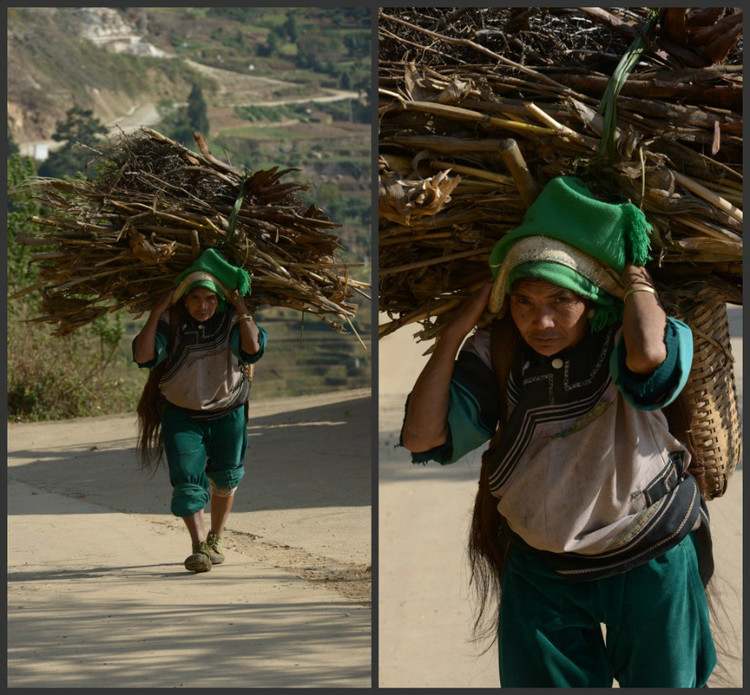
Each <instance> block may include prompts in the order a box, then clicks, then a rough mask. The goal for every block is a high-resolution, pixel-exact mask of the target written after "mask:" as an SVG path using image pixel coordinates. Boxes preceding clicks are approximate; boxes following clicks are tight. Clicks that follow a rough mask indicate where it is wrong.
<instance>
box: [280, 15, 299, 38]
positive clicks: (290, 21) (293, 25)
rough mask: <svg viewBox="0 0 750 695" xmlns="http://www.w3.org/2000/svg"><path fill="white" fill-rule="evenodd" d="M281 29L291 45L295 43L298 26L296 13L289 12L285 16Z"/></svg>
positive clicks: (297, 35)
mask: <svg viewBox="0 0 750 695" xmlns="http://www.w3.org/2000/svg"><path fill="white" fill-rule="evenodd" d="M282 29H283V31H284V34H286V36H287V38H288V39H289V41H290V42H291V43H297V40H298V39H299V24H298V22H297V13H296V12H295V11H294V10H290V11H289V13H288V14H287V17H286V21H285V22H284V24H283V25H282Z"/></svg>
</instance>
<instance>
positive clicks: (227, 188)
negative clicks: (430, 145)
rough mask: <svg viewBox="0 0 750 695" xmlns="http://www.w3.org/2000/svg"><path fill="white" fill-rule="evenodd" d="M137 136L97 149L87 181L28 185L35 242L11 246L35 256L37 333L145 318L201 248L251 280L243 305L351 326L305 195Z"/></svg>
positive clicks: (327, 243) (276, 178)
mask: <svg viewBox="0 0 750 695" xmlns="http://www.w3.org/2000/svg"><path fill="white" fill-rule="evenodd" d="M196 142H197V143H198V145H199V149H200V150H201V152H200V153H196V152H192V151H191V150H189V149H187V148H185V147H183V146H182V145H180V144H178V143H176V142H174V141H172V140H169V139H168V138H166V137H164V136H163V135H161V134H159V133H157V132H156V131H153V130H150V129H148V128H142V129H141V130H140V131H139V132H137V133H134V134H133V135H122V136H121V137H120V138H119V139H118V140H117V141H114V142H111V143H109V144H108V145H106V146H105V147H103V148H102V152H101V154H100V156H99V157H98V160H97V161H95V166H96V171H97V173H96V175H92V176H88V177H82V178H75V179H69V180H61V179H37V180H34V181H32V182H30V184H29V185H31V186H32V187H33V189H34V190H35V192H36V195H37V197H38V198H39V199H40V200H41V201H42V202H43V203H44V209H45V214H43V215H40V216H38V217H35V218H34V219H33V221H34V222H35V223H36V224H37V225H39V232H38V233H35V234H33V235H30V236H26V237H24V238H22V239H20V241H22V242H23V243H25V244H28V245H33V246H38V247H43V250H41V251H40V252H39V253H37V254H36V255H35V261H36V262H37V263H38V264H39V267H40V272H39V278H38V282H37V283H36V284H35V285H34V286H32V287H29V288H26V289H24V290H23V291H22V292H20V293H18V294H17V295H16V296H21V295H23V294H26V293H28V292H31V291H35V290H38V291H40V292H41V294H42V304H41V308H42V312H43V315H41V316H39V317H38V318H37V319H35V320H37V321H41V322H48V323H52V324H56V329H55V334H56V335H66V334H69V333H71V332H72V331H74V330H76V329H77V328H79V327H81V326H84V325H86V324H88V323H90V322H91V321H93V320H95V319H96V318H98V317H100V316H102V315H104V314H106V313H108V312H111V311H116V310H118V309H126V310H128V311H129V312H131V313H134V314H141V313H143V312H146V311H148V310H149V309H150V308H151V306H152V305H153V303H154V301H155V299H156V298H157V297H158V296H159V295H160V294H161V293H163V292H164V291H166V290H168V289H171V288H173V287H174V285H173V280H174V278H175V277H176V276H177V275H178V274H179V273H181V272H182V271H183V270H185V269H186V268H188V267H189V266H190V265H191V263H192V262H193V261H194V260H195V259H196V258H197V257H198V256H199V255H200V253H201V252H202V251H204V250H205V249H207V248H215V249H216V250H217V251H219V252H220V253H221V254H222V255H223V256H224V257H225V258H226V259H227V260H228V261H230V262H231V263H233V264H234V265H237V266H239V267H242V268H244V269H245V270H247V271H248V272H249V273H250V274H251V275H252V295H251V297H250V298H249V300H250V301H249V303H251V304H252V305H254V306H259V305H261V304H265V305H271V306H279V307H287V308H291V309H295V310H298V311H301V312H307V313H310V314H313V315H315V316H317V317H318V318H320V319H322V320H323V321H326V322H327V323H329V324H331V325H332V326H333V327H334V328H336V329H338V330H343V329H344V328H345V327H346V326H347V325H349V326H351V318H352V317H353V316H354V315H355V313H356V304H354V303H353V302H351V301H349V300H350V298H351V297H352V296H353V294H354V293H355V292H358V293H362V294H364V289H365V287H366V286H365V285H364V284H363V283H360V282H357V281H355V280H354V279H353V278H350V277H349V269H350V268H351V267H353V266H352V265H347V264H345V263H343V262H342V261H341V260H340V259H339V258H338V253H339V251H340V250H341V249H342V246H341V244H340V242H339V239H338V237H337V236H336V234H335V233H334V232H333V231H332V230H334V229H336V228H337V227H339V225H338V224H337V223H335V222H332V221H331V220H330V219H329V218H328V217H327V216H326V215H325V214H324V213H323V212H322V211H321V210H320V209H319V208H317V206H315V205H314V204H312V205H310V204H309V203H304V202H303V200H302V197H301V195H300V191H302V190H305V189H306V188H308V187H309V186H308V185H307V184H303V183H297V182H285V181H284V180H283V179H284V176H285V175H287V174H288V173H289V172H290V171H292V170H290V169H286V170H278V168H273V169H270V170H261V171H255V172H253V173H245V172H241V171H239V170H237V169H235V168H233V167H231V166H229V165H227V164H225V163H224V162H222V161H221V160H219V159H217V158H216V157H214V156H213V155H212V154H211V153H210V152H209V151H208V148H207V147H206V144H205V141H204V139H203V137H202V136H201V135H200V134H196Z"/></svg>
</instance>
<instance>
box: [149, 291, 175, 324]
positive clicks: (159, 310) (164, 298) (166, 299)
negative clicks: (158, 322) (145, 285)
mask: <svg viewBox="0 0 750 695" xmlns="http://www.w3.org/2000/svg"><path fill="white" fill-rule="evenodd" d="M173 296H174V290H167V291H166V292H163V293H162V294H160V295H159V296H158V297H157V298H156V301H155V302H154V305H153V306H152V307H151V313H152V314H155V315H156V316H157V318H158V317H159V316H161V315H162V314H163V313H164V312H165V311H166V310H167V309H169V307H170V306H172V297H173Z"/></svg>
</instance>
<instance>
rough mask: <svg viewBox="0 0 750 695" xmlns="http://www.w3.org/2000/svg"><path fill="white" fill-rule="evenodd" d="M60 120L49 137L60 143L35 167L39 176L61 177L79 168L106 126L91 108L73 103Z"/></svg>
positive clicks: (84, 163) (96, 143)
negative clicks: (60, 145) (56, 148)
mask: <svg viewBox="0 0 750 695" xmlns="http://www.w3.org/2000/svg"><path fill="white" fill-rule="evenodd" d="M65 116H66V118H65V120H64V121H57V124H56V130H55V132H54V133H53V134H52V139H53V140H55V141H56V142H62V143H64V144H63V146H62V147H61V148H60V149H58V150H56V151H55V152H52V153H51V154H50V156H49V157H48V158H47V159H46V160H45V161H44V163H43V164H42V165H41V166H40V167H39V174H40V176H51V177H55V178H62V177H63V176H74V175H75V174H77V173H79V172H81V171H83V170H84V169H85V168H86V164H87V163H88V161H89V160H90V159H91V155H92V152H91V150H92V149H96V147H97V145H98V144H99V142H100V136H101V135H107V133H108V132H109V131H108V130H107V127H106V126H105V125H104V124H103V123H102V122H101V121H100V120H99V119H98V118H96V117H95V116H94V112H93V111H92V110H91V109H84V108H83V107H81V106H78V105H77V104H76V105H75V106H72V107H71V108H69V109H68V110H67V112H66V114H65Z"/></svg>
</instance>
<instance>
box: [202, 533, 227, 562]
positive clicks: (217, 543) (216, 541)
mask: <svg viewBox="0 0 750 695" xmlns="http://www.w3.org/2000/svg"><path fill="white" fill-rule="evenodd" d="M206 545H207V546H208V554H209V557H210V558H211V564H212V565H220V564H221V563H222V562H224V555H222V552H221V536H220V535H219V534H218V533H214V532H213V531H209V532H208V537H207V538H206Z"/></svg>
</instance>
